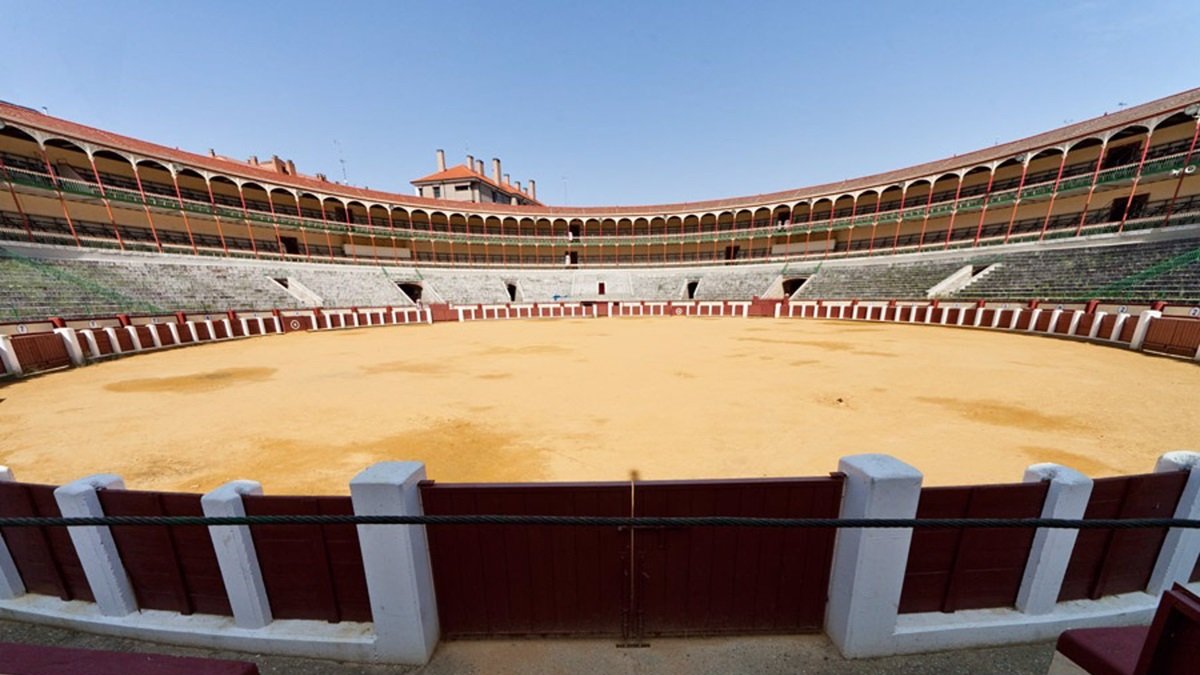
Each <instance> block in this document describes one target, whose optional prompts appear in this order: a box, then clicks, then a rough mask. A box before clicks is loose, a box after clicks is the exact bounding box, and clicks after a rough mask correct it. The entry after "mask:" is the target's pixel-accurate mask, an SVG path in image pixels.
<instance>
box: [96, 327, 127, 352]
mask: <svg viewBox="0 0 1200 675" xmlns="http://www.w3.org/2000/svg"><path fill="white" fill-rule="evenodd" d="M101 330H103V331H104V334H105V335H107V336H108V342H109V344H111V345H112V349H113V353H114V354H124V353H125V350H124V349H121V341H120V340H118V339H117V329H116V328H113V327H112V326H105V327H104V328H103V329H101Z"/></svg>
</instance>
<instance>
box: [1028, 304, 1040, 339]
mask: <svg viewBox="0 0 1200 675" xmlns="http://www.w3.org/2000/svg"><path fill="white" fill-rule="evenodd" d="M1041 316H1042V308H1041V307H1038V308H1037V309H1035V310H1033V314H1031V315H1030V316H1029V327H1028V328H1026V329H1025V332H1026V333H1032V332H1033V331H1035V330H1037V322H1038V318H1040V317H1041Z"/></svg>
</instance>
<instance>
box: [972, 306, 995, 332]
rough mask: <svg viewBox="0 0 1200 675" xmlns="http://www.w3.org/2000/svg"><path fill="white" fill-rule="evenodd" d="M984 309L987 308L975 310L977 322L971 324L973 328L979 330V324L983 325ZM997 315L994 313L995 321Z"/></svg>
mask: <svg viewBox="0 0 1200 675" xmlns="http://www.w3.org/2000/svg"><path fill="white" fill-rule="evenodd" d="M984 309H985V307H976V308H975V320H974V321H972V322H971V325H972V326H973V327H975V328H979V324H981V323H983V310H984ZM995 314H996V313H995V312H992V318H993V319H995Z"/></svg>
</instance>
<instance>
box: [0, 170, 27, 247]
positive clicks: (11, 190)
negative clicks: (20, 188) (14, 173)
mask: <svg viewBox="0 0 1200 675" xmlns="http://www.w3.org/2000/svg"><path fill="white" fill-rule="evenodd" d="M0 173H3V174H4V182H5V183H8V193H9V194H11V195H12V198H13V203H14V204H16V205H17V213H19V214H21V220H22V221H23V222H24V223H25V236H26V237H28V238H29V241H33V227H32V226H31V225H30V224H29V216H28V215H26V213H25V209H24V208H23V207H22V206H21V200H20V199H18V198H17V190H16V188H15V187H13V184H12V178H10V177H9V175H8V167H7V166H5V165H4V157H2V156H0Z"/></svg>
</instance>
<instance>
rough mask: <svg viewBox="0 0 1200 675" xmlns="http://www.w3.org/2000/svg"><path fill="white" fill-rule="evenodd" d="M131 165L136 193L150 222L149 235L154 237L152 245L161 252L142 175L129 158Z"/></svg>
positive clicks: (161, 248) (160, 243)
mask: <svg viewBox="0 0 1200 675" xmlns="http://www.w3.org/2000/svg"><path fill="white" fill-rule="evenodd" d="M129 163H130V164H131V165H132V166H133V180H135V181H136V182H137V186H138V194H140V195H141V196H142V208H143V209H145V210H146V221H147V222H149V223H150V235H151V236H152V237H154V246H155V248H157V249H158V252H159V253H162V250H163V247H162V242H161V241H159V239H158V228H157V227H155V225H154V214H152V213H150V202H149V201H148V200H147V199H146V190H145V188H143V187H142V176H141V174H139V173H138V165H137V162H135V161H133V160H130V162H129Z"/></svg>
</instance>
